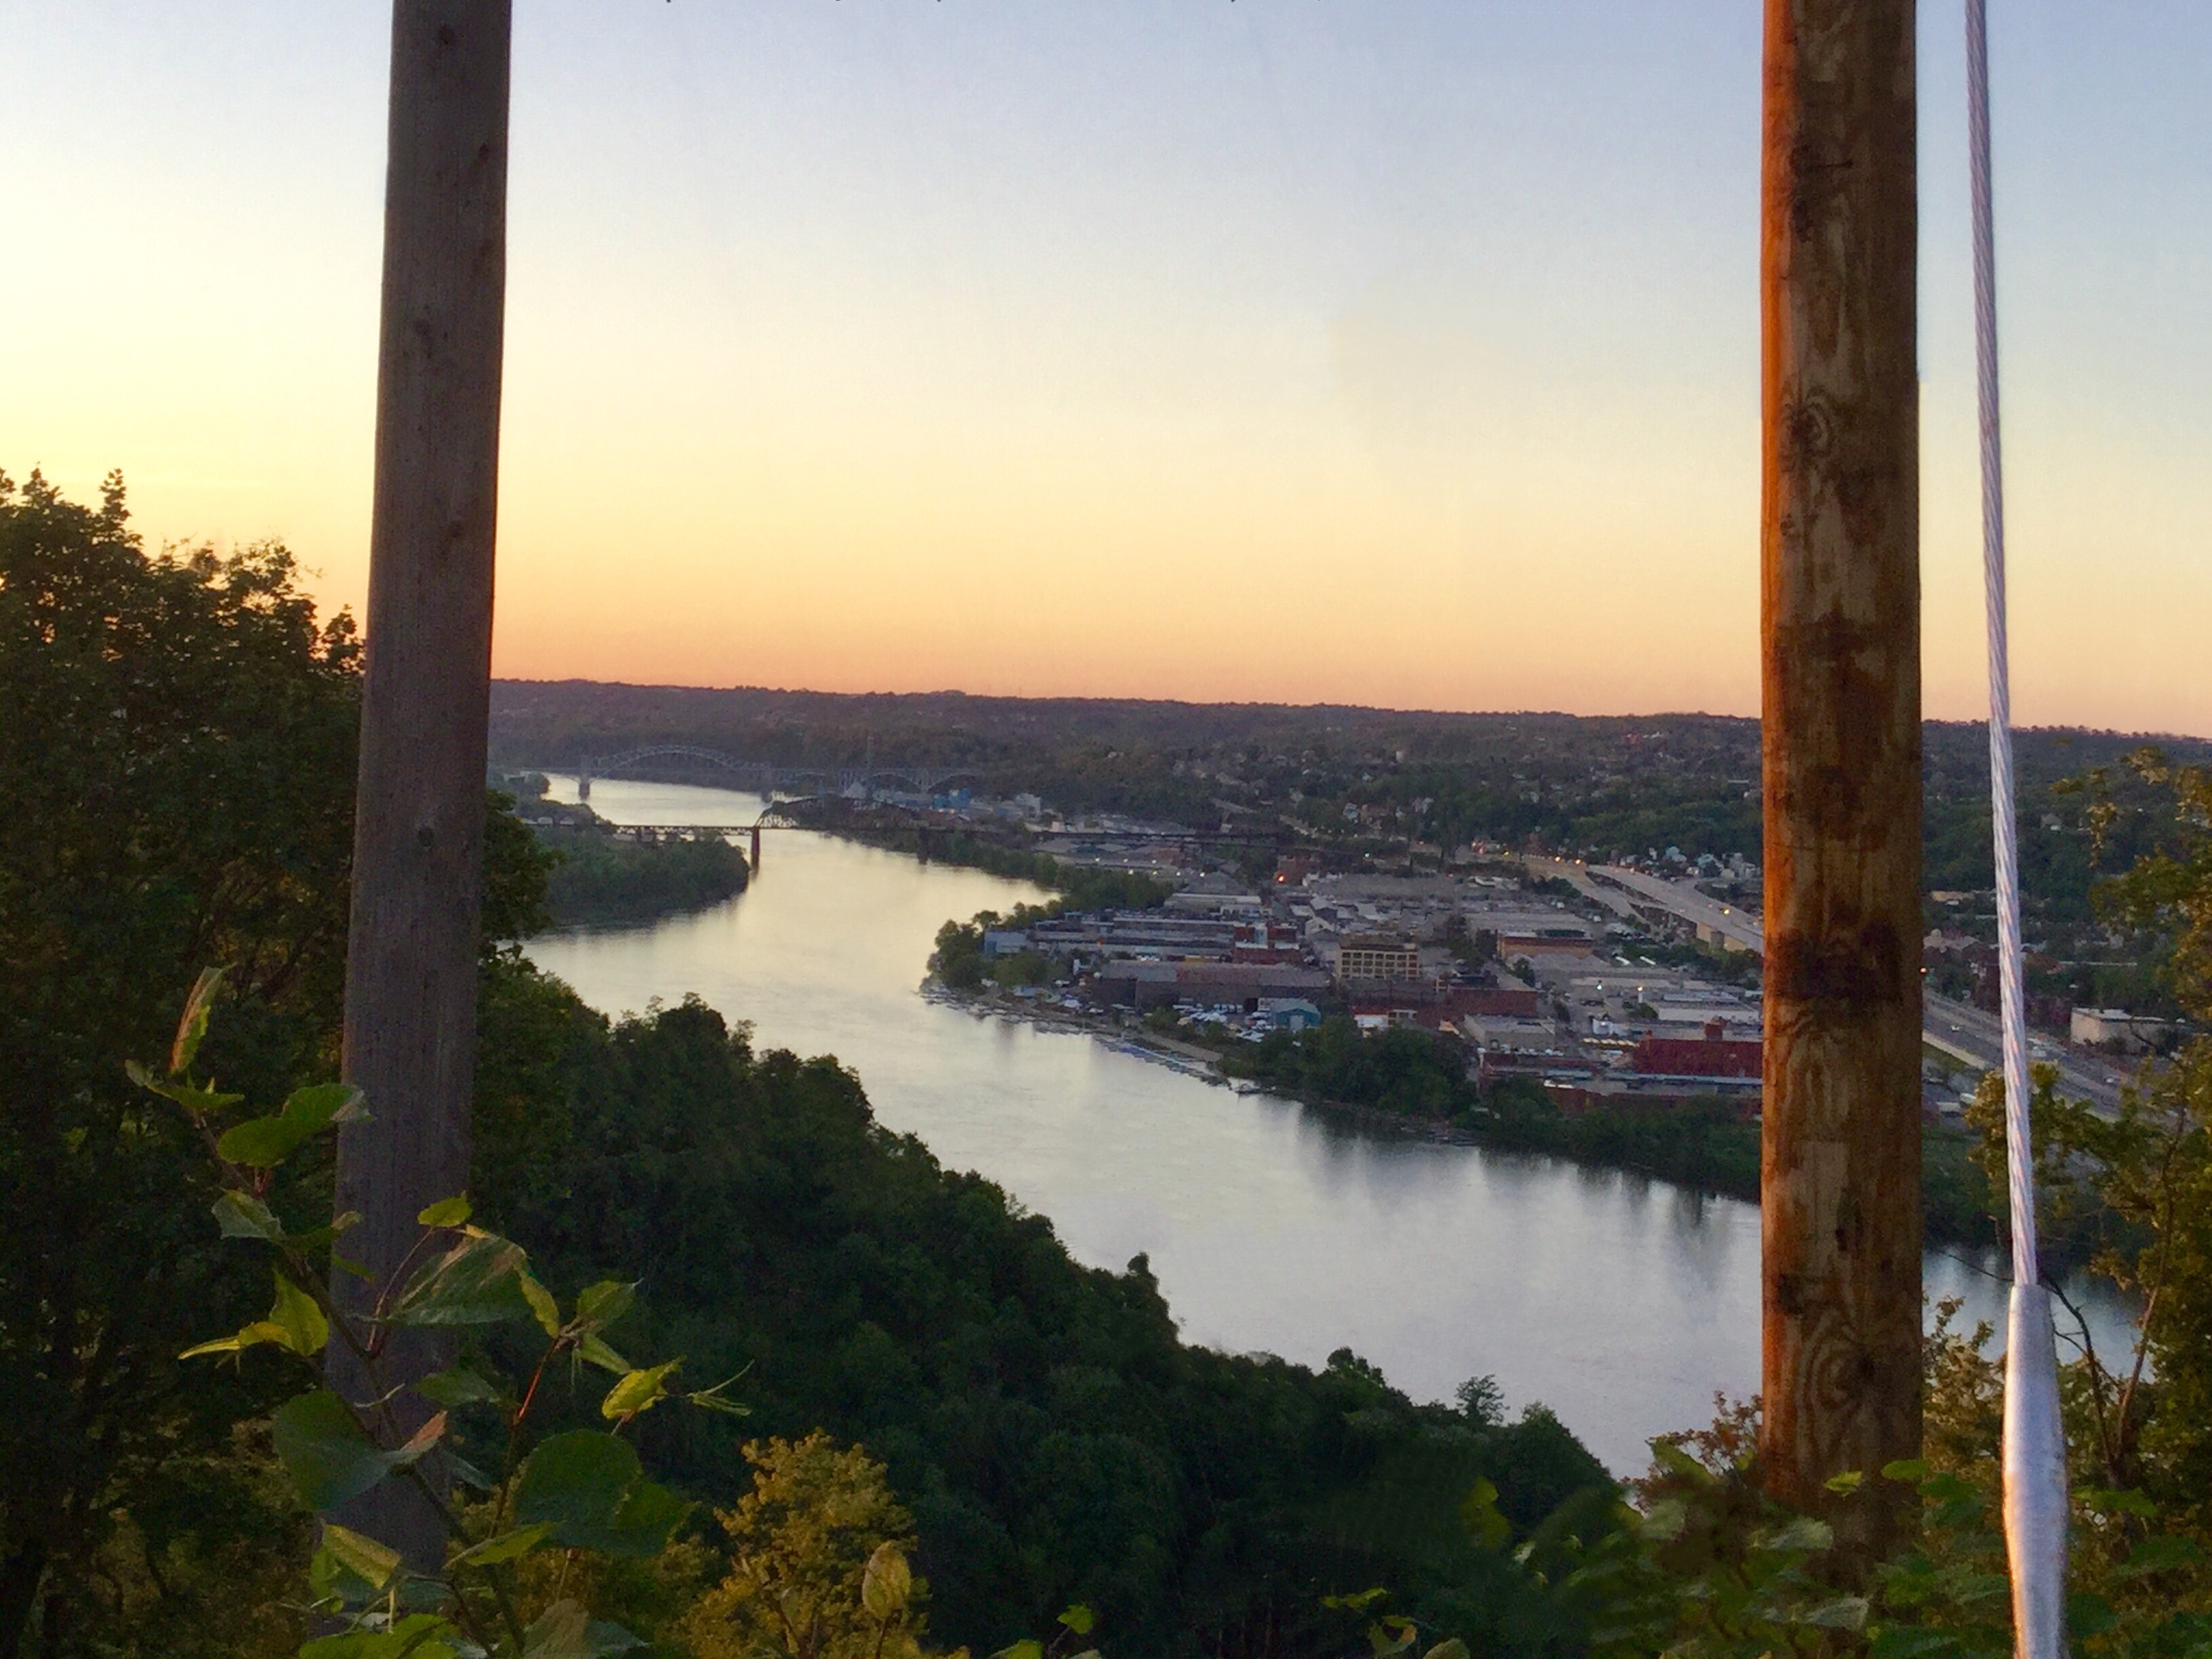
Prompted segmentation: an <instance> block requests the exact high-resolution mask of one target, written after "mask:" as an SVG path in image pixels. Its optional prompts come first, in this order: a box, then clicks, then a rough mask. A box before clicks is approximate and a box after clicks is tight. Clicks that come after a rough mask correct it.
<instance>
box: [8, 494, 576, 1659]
mask: <svg viewBox="0 0 2212 1659" xmlns="http://www.w3.org/2000/svg"><path fill="white" fill-rule="evenodd" d="M359 670H360V650H359V642H358V641H357V640H356V635H355V630H354V627H353V623H352V621H351V619H350V618H349V617H347V616H346V615H345V614H344V613H343V612H341V613H339V614H338V615H337V616H335V617H331V618H330V619H328V620H327V621H319V620H318V618H317V617H316V615H315V611H314V607H313V603H312V601H311V600H310V599H308V597H307V595H306V594H304V593H303V592H301V591H300V589H299V587H298V586H297V582H296V572H295V565H294V562H293V560H292V557H291V556H290V555H289V553H288V552H286V551H285V550H284V549H283V548H282V547H281V546H277V545H276V544H264V545H260V546H256V547H253V548H249V549H247V550H245V551H243V552H240V553H239V554H237V555H235V556H232V557H229V558H227V559H224V558H217V557H216V556H215V555H214V554H213V553H211V552H210V551H208V550H204V549H201V550H191V551H187V552H184V553H176V554H173V553H161V554H149V552H148V551H147V550H145V548H144V547H143V545H142V544H141V543H140V541H139V538H137V535H136V534H135V533H134V532H132V531H131V528H130V525H129V515H128V513H127V512H126V510H125V498H124V491H123V485H122V482H121V480H120V479H119V478H117V477H111V478H110V479H109V480H108V482H107V484H106V488H105V489H104V490H103V493H102V499H101V502H100V506H99V507H96V508H94V507H83V506H81V505H79V504H76V503H74V502H71V501H67V500H65V499H64V498H63V497H62V496H61V495H59V493H58V492H57V491H56V490H55V489H53V488H52V486H50V485H49V484H47V483H46V481H45V480H44V479H42V478H41V477H39V476H38V475H37V474H35V473H34V474H33V475H32V477H30V478H29V479H28V480H27V481H26V482H25V483H23V484H22V485H21V487H20V488H19V487H18V486H16V485H15V483H12V482H11V481H9V480H8V479H7V478H6V477H4V475H0V801H5V802H6V803H7V805H8V808H9V824H8V832H7V834H6V836H4V837H0V1078H4V1079H6V1081H5V1084H4V1088H5V1091H6V1092H5V1097H4V1098H5V1110H4V1111H0V1205H4V1206H5V1208H6V1212H7V1213H8V1214H9V1215H10V1216H11V1217H15V1218H22V1222H23V1225H10V1226H9V1227H6V1228H0V1400H4V1401H6V1402H7V1407H8V1411H9V1432H8V1433H7V1434H6V1435H5V1436H0V1656H13V1655H15V1654H16V1653H19V1652H21V1651H22V1650H23V1640H24V1635H25V1632H26V1631H27V1629H28V1628H30V1626H31V1624H32V1621H33V1618H34V1617H35V1619H36V1620H37V1623H38V1628H39V1630H40V1641H41V1643H42V1644H43V1646H44V1649H45V1650H46V1651H47V1652H50V1653H55V1654H62V1653H74V1652H80V1651H88V1650H94V1649H95V1648H97V1649H99V1650H101V1651H107V1652H136V1651H148V1652H151V1651H161V1652H181V1651H189V1645H188V1644H185V1642H184V1641H183V1640H182V1639H181V1638H179V1639H178V1640H176V1641H171V1640H168V1639H167V1638H164V1637H162V1636H161V1634H160V1632H161V1631H163V1630H165V1629H174V1630H184V1629H186V1628H188V1627H190V1626H191V1624H192V1620H191V1619H189V1618H187V1617H185V1616H184V1615H183V1614H182V1613H179V1612H178V1610H177V1609H178V1607H179V1606H180V1605H181V1604H182V1603H183V1602H184V1601H190V1600H191V1597H192V1596H193V1595H196V1594H197V1593H198V1592H199V1591H200V1590H203V1589H209V1588H210V1587H211V1582H212V1580H214V1579H215V1578H216V1577H220V1575H219V1574H216V1573H215V1572H214V1571H212V1568H211V1570H210V1572H209V1573H195V1572H193V1571H187V1570H186V1567H187V1566H188V1565H189V1563H191V1562H192V1561H199V1562H202V1563H206V1564H214V1563H217V1562H220V1561H222V1560H226V1559H230V1557H229V1556H228V1553H227V1552H228V1551H229V1550H230V1549H231V1547H232V1542H234V1539H235V1537H244V1536H249V1535H253V1534H256V1533H257V1531H258V1532H261V1533H268V1534H283V1532H284V1530H285V1528H286V1527H287V1526H288V1525H289V1522H287V1521H286V1519H285V1517H284V1515H283V1510H282V1509H281V1507H280V1508H278V1509H276V1510H268V1509H267V1508H266V1507H265V1506H264V1505H261V1504H260V1503H259V1500H258V1498H255V1496H254V1494H256V1493H258V1492H264V1490H265V1483H264V1481H263V1480H261V1477H260V1475H259V1474H258V1473H257V1472H256V1468H255V1467H254V1465H253V1458H252V1455H251V1453H250V1449H249V1450H247V1451H241V1450H240V1446H239V1443H238V1441H237V1438H236V1436H235V1434H234V1425H235V1424H237V1423H239V1422H240V1421H241V1420H245V1419H252V1418H253V1417H255V1416H256V1415H258V1413H259V1412H260V1411H261V1410H262V1409H264V1408H265V1407H266V1406H267V1405H268V1404H269V1403H270V1401H269V1400H268V1398H267V1397H266V1395H265V1393H264V1386H263V1384H262V1383H260V1382H258V1381H257V1380H256V1377H255V1376H252V1375H248V1376H240V1375H238V1374H235V1373H225V1374H224V1375H222V1376H214V1377H210V1376H197V1377H191V1378H187V1377H186V1376H185V1375H184V1374H183V1373H182V1372H181V1371H180V1370H179V1367H178V1366H177V1364H175V1360H174V1356H175V1355H176V1353H177V1352H178V1351H179V1349H181V1348H182V1347H184V1346H185V1345H186V1344H187V1343H189V1342H190V1341H191V1340H192V1338H193V1337H194V1336H195V1335H196V1334H198V1333H200V1332H202V1331H204V1329H205V1328H207V1327H208V1326H209V1325H210V1324H219V1323H222V1322H226V1321H231V1320H236V1319H242V1318H245V1317H248V1316H251V1315H252V1312H253V1306H252V1304H253V1303H254V1302H255V1300H256V1299H257V1298H258V1297H261V1296H264V1295H265V1294H266V1285H265V1282H264V1281H260V1280H258V1279H256V1277H255V1275H253V1274H252V1273H250V1272H247V1271H245V1270H244V1268H243V1265H242V1264H240V1263H239V1262H237V1261H234V1260H232V1259H230V1258H228V1257H227V1256H225V1255H223V1254H222V1252H220V1251H219V1250H218V1249H217V1247H216V1246H217V1241H216V1239H215V1237H213V1235H212V1233H211V1231H210V1229H209V1227H208V1226H207V1222H206V1217H207V1206H208V1203H209V1201H210V1199H211V1198H212V1196H213V1187H212V1185H211V1178H210V1175H209V1172H208V1170H207V1167H206V1160H205V1159H204V1157H203V1156H202V1155H201V1153H200V1151H199V1149H198V1148H197V1147H196V1146H194V1145H193V1144H192V1143H191V1137H190V1134H189V1131H188V1127H187V1126H186V1125H185V1122H184V1121H183V1120H182V1119H181V1118H180V1117H179V1115H178V1114H176V1113H175V1112H173V1111H171V1110H168V1109H165V1108H163V1107H162V1106H161V1103H159V1102H153V1101H150V1100H149V1097H146V1096H145V1095H144V1094H143V1093H142V1092H140V1091H137V1090H135V1089H134V1088H132V1086H131V1084H130V1083H129V1082H128V1081H127V1079H125V1076H124V1073H123V1070H122V1065H121V1061H122V1058H123V1057H124V1056H126V1055H131V1054H152V1053H155V1052H158V1051H161V1050H162V1049H163V1048H166V1045H167V1036H168V1033H169V1031H170V1030H171V1029H172V1028H173V1025H174V1024H175V1022H176V1019H177V1017H178V1012H179V987H182V986H185V985H189V984H191V982H192V981H193V978H194V975H196V974H197V972H198V971H199V969H202V968H203V967H205V966H208V965H210V964H214V963H220V964H222V966H224V967H225V968H226V969H227V970H228V975H227V982H228V987H229V993H228V995H229V1001H228V1006H227V1011H226V1014H225V1018H224V1019H223V1021H222V1024H221V1026H220V1027H219V1029H218V1030H216V1034H215V1036H213V1037H212V1038H211V1039H210V1042H209V1044H208V1047H207V1050H206V1053H205V1054H204V1061H205V1063H206V1064H207V1065H208V1066H210V1068H211V1069H212V1070H213V1071H214V1073H216V1075H217V1076H219V1077H220V1079H222V1083H223V1085H225V1086H226V1087H228V1088H233V1089H239V1090H242V1091H246V1092H249V1093H252V1094H254V1095H256V1096H275V1097H282V1096H283V1094H284V1093H286V1092H287V1091H289V1088H290V1087H291V1085H293V1084H295V1083H296V1082H299V1081H301V1080H303V1079H306V1078H307V1077H311V1076H317V1075H325V1076H326V1075H328V1074H329V1073H330V1072H331V1070H333V1069H335V1066H336V1064H337V1024H338V1003H339V994H340V988H341V981H342V975H343V967H344V946H345V927H346V905H347V885H346V872H347V865H348V860H349V854H350V851H351V844H352V836H353V780H354V758H355V744H356V724H357V710H358V699H357V693H358V685H359ZM486 868H487V886H486V895H485V906H484V917H485V928H486V933H487V936H488V937H489V938H492V939H497V938H501V937H512V936H513V935H515V934H518V933H524V932H527V931H529V930H530V929H532V927H536V926H538V925H542V921H543V917H544V904H543V891H544V860H543V858H542V856H541V855H540V854H538V853H537V852H536V851H535V846H534V843H533V842H532V840H531V837H530V836H529V833H528V831H527V830H526V829H522V827H521V826H520V825H519V824H517V823H514V822H513V819H512V818H511V817H506V816H505V815H503V814H497V813H495V814H494V816H493V818H492V820H491V821H490V823H489V824H488V834H487V838H486ZM328 1189H329V1170H328V1165H327V1163H326V1162H325V1161H322V1160H321V1159H320V1158H319V1157H316V1156H313V1155H310V1156H307V1157H305V1158H302V1160H301V1161H300V1163H299V1164H297V1165H296V1167H288V1170H287V1171H286V1174H285V1176H284V1177H283V1181H282V1182H280V1183H279V1185H278V1187H277V1188H276V1190H275V1191H274V1193H273V1194H272V1200H271V1201H272V1202H273V1203H274V1204H275V1205H276V1207H277V1209H278V1210H279V1211H280V1212H283V1214H285V1215H286V1216H288V1217H289V1218H291V1219H293V1220H294V1221H295V1222H304V1220H305V1218H307V1217H310V1216H313V1215H315V1214H317V1213H327V1211H328V1207H329V1199H328ZM33 1217H35V1218H36V1225H29V1222H28V1218H33ZM240 1457H244V1458H245V1462H239V1459H240ZM218 1491H221V1492H227V1493H228V1494H230V1496H228V1497H227V1498H222V1499H219V1500H216V1499H211V1498H210V1493H212V1492H218ZM226 1528H228V1529H230V1530H229V1531H228V1532H226V1531H225V1529H226ZM227 1540H229V1541H227ZM225 1571H227V1569H226V1570H225ZM120 1585H128V1586H135V1587H137V1588H136V1589H131V1592H130V1593H129V1594H125V1593H123V1592H122V1591H121V1590H119V1589H118V1586H120ZM140 1589H143V1590H145V1591H147V1592H148V1594H149V1595H150V1596H151V1597H152V1598H153V1601H145V1600H144V1599H143V1598H139V1599H138V1600H135V1601H134V1599H133V1598H134V1597H135V1596H137V1591H138V1590H140ZM155 1602H158V1603H160V1606H159V1607H155V1606H154V1603H155ZM142 1644H143V1645H142Z"/></svg>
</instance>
